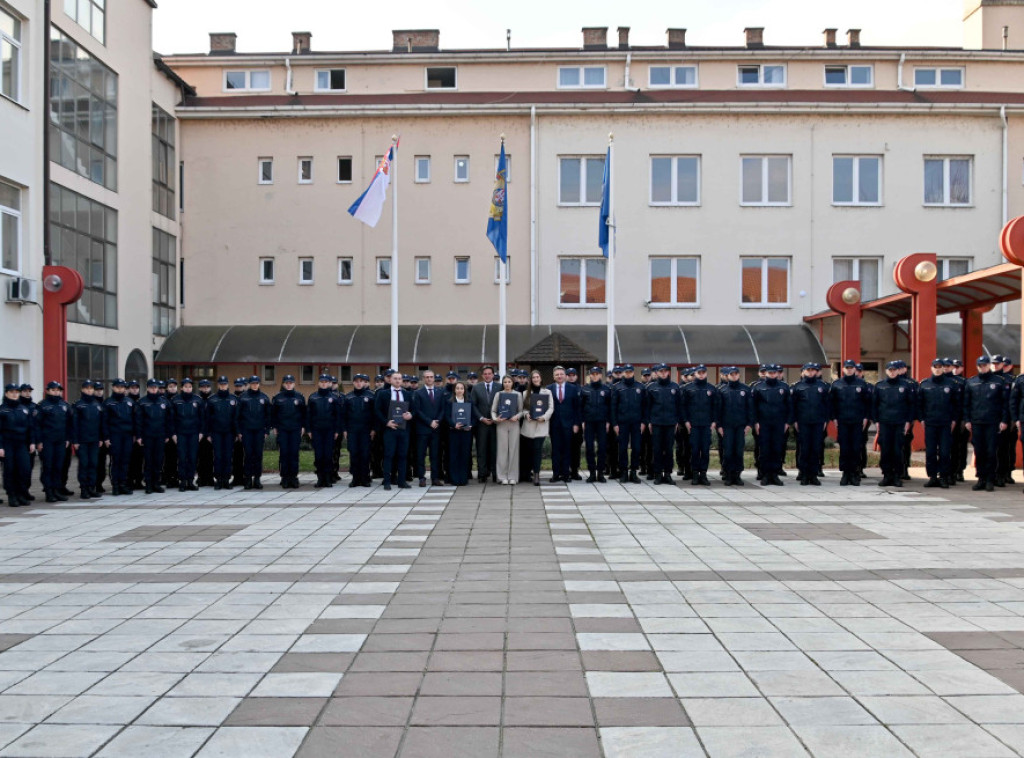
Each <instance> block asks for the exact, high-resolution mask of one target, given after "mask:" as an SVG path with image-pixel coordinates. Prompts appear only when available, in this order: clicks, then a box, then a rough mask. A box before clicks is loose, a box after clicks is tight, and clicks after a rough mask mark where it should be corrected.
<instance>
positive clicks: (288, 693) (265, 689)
mask: <svg viewBox="0 0 1024 758" xmlns="http://www.w3.org/2000/svg"><path fill="white" fill-rule="evenodd" d="M341 677H342V675H341V674H334V673H326V672H321V673H313V672H307V673H290V674H274V673H270V674H267V675H266V676H264V677H263V679H261V680H260V683H259V685H258V686H257V687H256V689H254V690H253V691H252V697H330V695H331V694H332V693H333V692H334V690H335V688H337V686H338V682H340V681H341Z"/></svg>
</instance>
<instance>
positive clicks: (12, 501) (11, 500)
mask: <svg viewBox="0 0 1024 758" xmlns="http://www.w3.org/2000/svg"><path fill="white" fill-rule="evenodd" d="M7 505H9V506H10V507H11V508H17V507H18V506H20V505H23V503H22V502H21V498H20V497H18V496H17V495H12V494H11V493H10V492H8V493H7Z"/></svg>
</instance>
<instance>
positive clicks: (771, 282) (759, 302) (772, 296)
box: [740, 256, 790, 308]
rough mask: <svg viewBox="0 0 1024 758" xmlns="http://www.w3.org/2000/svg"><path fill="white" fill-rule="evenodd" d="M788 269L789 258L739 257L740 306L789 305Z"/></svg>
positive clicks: (778, 306) (770, 306) (765, 306)
mask: <svg viewBox="0 0 1024 758" xmlns="http://www.w3.org/2000/svg"><path fill="white" fill-rule="evenodd" d="M789 269H790V259H789V258H782V257H774V256H772V257H757V258H740V293H741V294H740V307H742V308H786V307H789Z"/></svg>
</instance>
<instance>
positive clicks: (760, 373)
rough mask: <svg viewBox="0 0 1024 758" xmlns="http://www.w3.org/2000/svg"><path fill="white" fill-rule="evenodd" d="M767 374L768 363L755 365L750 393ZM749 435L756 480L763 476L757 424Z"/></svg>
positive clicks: (761, 382) (752, 392) (762, 381)
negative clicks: (752, 443) (754, 376)
mask: <svg viewBox="0 0 1024 758" xmlns="http://www.w3.org/2000/svg"><path fill="white" fill-rule="evenodd" d="M767 375H768V365H767V364H765V363H762V364H761V365H760V366H758V367H757V379H756V380H754V381H753V382H752V383H751V385H750V393H751V395H753V394H754V392H755V391H756V390H757V388H758V386H759V385H761V384H763V383H764V380H765V377H766V376H767ZM755 414H756V409H755ZM751 436H752V437H753V438H754V468H755V470H756V471H757V480H758V481H761V480H762V479H763V478H764V477H763V476H762V471H761V435H759V434H758V433H757V424H754V426H753V428H752V429H751Z"/></svg>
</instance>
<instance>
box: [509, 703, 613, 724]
mask: <svg viewBox="0 0 1024 758" xmlns="http://www.w3.org/2000/svg"><path fill="white" fill-rule="evenodd" d="M504 723H505V724H506V725H507V726H593V724H594V716H593V713H591V709H590V700H589V699H588V698H585V697H507V698H505V721H504Z"/></svg>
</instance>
